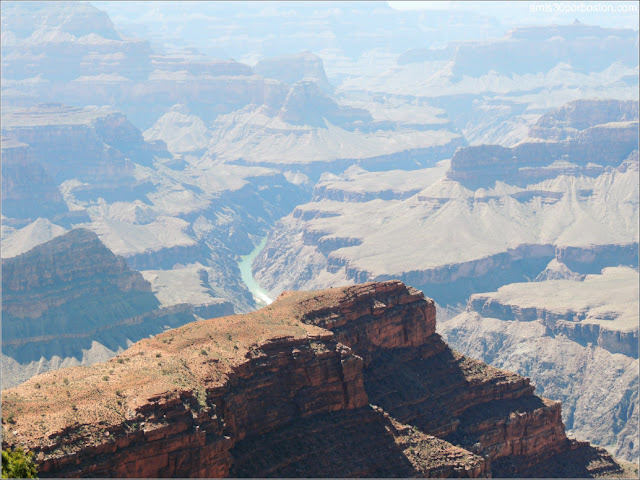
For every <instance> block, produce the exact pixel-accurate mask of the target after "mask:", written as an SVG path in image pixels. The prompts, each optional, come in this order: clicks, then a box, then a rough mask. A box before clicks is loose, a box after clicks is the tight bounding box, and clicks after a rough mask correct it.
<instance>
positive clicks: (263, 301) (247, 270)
mask: <svg viewBox="0 0 640 480" xmlns="http://www.w3.org/2000/svg"><path fill="white" fill-rule="evenodd" d="M266 244H267V237H266V236H265V237H264V238H263V239H262V241H261V242H260V243H259V244H258V245H257V246H256V248H254V249H253V251H252V252H251V253H250V254H249V255H242V256H241V257H240V261H239V262H238V267H240V274H241V275H242V281H243V282H244V284H245V285H246V286H247V288H248V289H249V291H250V292H251V293H252V294H253V297H254V298H255V299H256V301H257V302H258V304H259V305H269V304H270V303H271V302H273V300H272V299H271V297H270V296H269V294H268V293H267V291H266V290H265V289H264V288H262V287H261V286H260V284H259V283H258V282H257V280H256V279H255V278H253V273H252V272H251V264H252V263H253V259H254V258H256V257H257V256H258V254H259V253H260V252H261V251H262V249H263V248H264V246H265V245H266Z"/></svg>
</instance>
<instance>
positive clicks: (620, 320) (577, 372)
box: [439, 266, 638, 460]
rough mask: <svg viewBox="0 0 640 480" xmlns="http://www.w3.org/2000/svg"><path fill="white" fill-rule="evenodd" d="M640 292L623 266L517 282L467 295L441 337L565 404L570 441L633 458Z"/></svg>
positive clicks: (635, 453)
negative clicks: (576, 275) (578, 275)
mask: <svg viewBox="0 0 640 480" xmlns="http://www.w3.org/2000/svg"><path fill="white" fill-rule="evenodd" d="M552 267H555V268H553V270H555V271H556V272H557V271H558V270H559V268H558V267H557V266H552ZM550 270H551V269H550ZM565 272H569V270H568V269H567V268H566V266H565ZM637 286H638V272H637V270H635V269H632V268H626V267H615V268H612V267H610V268H605V269H604V270H603V271H602V273H600V274H591V275H587V276H586V277H585V278H583V279H582V280H575V279H571V278H564V279H563V278H559V277H556V278H555V279H548V280H544V279H540V281H535V282H528V283H514V284H510V285H506V286H503V287H500V288H499V289H498V291H497V292H489V293H481V294H474V295H472V296H471V298H470V299H469V302H468V304H467V307H466V311H464V312H462V313H460V314H459V315H457V316H454V317H453V318H449V319H447V320H446V321H444V322H442V323H441V325H440V328H439V332H440V333H441V334H442V335H443V336H444V337H445V338H446V339H447V341H448V342H449V343H450V344H451V345H452V346H453V347H454V348H456V349H459V350H461V351H464V352H467V354H468V355H471V356H472V357H474V358H477V359H479V360H482V361H485V362H487V363H490V364H491V365H494V366H496V367H498V368H506V369H509V370H513V371H515V372H518V373H519V374H521V375H527V376H531V377H532V378H534V379H535V385H536V388H537V390H538V391H539V392H540V393H541V394H544V395H545V396H549V397H552V398H554V399H558V400H561V401H562V404H563V411H564V421H565V425H566V426H567V429H568V430H569V431H571V433H572V434H573V435H576V436H578V437H580V438H584V439H585V440H589V441H590V442H592V443H596V444H598V445H601V446H603V447H606V448H607V449H608V450H609V451H610V452H612V453H613V454H614V455H616V456H624V457H625V458H628V459H630V460H633V459H637V458H638V445H637V440H636V438H637V431H638V427H637V416H636V414H635V412H637V410H638V289H637ZM604 425H606V426H607V427H603V426H604Z"/></svg>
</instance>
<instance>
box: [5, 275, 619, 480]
mask: <svg viewBox="0 0 640 480" xmlns="http://www.w3.org/2000/svg"><path fill="white" fill-rule="evenodd" d="M435 325H436V310H435V306H434V302H433V300H430V299H425V298H424V296H423V294H422V293H421V292H419V291H418V290H416V289H414V288H412V287H407V286H405V285H404V284H403V283H402V282H400V281H394V280H392V281H387V282H380V283H367V284H363V285H356V286H350V287H343V288H334V289H328V290H322V291H317V292H285V293H283V294H282V295H280V297H279V298H278V299H277V300H276V301H275V302H274V303H273V304H272V305H270V306H268V307H265V308H263V309H261V310H258V311H256V312H253V313H250V314H245V315H234V316H229V317H223V318H216V319H211V320H205V321H199V322H194V323H190V324H188V325H185V326H183V327H180V328H177V329H175V330H170V331H167V332H165V333H162V334H160V335H157V336H155V337H153V338H148V339H145V340H142V341H140V342H138V343H136V344H134V345H133V346H132V347H131V348H129V349H128V350H126V351H125V352H123V353H122V354H120V355H119V356H117V357H115V358H113V359H111V360H110V361H108V362H105V363H99V364H94V365H92V366H90V367H73V368H67V369H61V370H57V371H54V372H49V373H45V374H42V375H39V376H36V377H33V378H31V379H30V380H28V381H27V382H25V383H24V384H22V385H20V386H18V387H16V388H12V389H9V390H5V391H4V392H3V393H4V394H3V398H2V428H3V436H2V438H3V448H6V447H15V446H21V447H23V448H26V449H28V450H31V451H33V452H34V453H35V458H36V461H37V463H38V467H39V475H40V476H41V477H47V476H49V477H81V476H93V477H176V476H177V477H226V476H235V477H351V476H358V477H487V476H494V477H495V476H502V477H504V476H529V477H532V476H546V475H548V474H550V473H552V474H554V476H576V477H585V476H603V475H604V476H624V475H625V470H624V468H625V467H623V466H621V464H619V463H618V462H616V461H615V460H614V459H613V458H611V457H610V456H609V455H608V454H607V453H606V452H605V451H604V450H602V449H599V448H596V447H591V446H590V445H589V444H588V443H586V442H578V441H575V440H569V439H568V438H567V437H566V435H565V432H564V425H563V424H562V420H561V411H560V403H558V402H554V401H551V400H547V399H543V398H540V397H537V396H535V395H534V393H533V391H534V387H533V386H532V385H530V383H529V379H527V378H523V377H521V376H519V375H516V374H514V373H510V372H506V371H502V370H498V369H496V368H493V367H490V366H488V365H485V364H483V363H481V362H477V361H475V360H472V359H469V358H466V357H464V356H462V355H460V354H458V353H457V352H454V351H452V350H451V349H449V348H448V347H447V345H446V344H445V343H444V342H443V341H442V340H441V338H440V336H439V335H438V334H436V333H435Z"/></svg>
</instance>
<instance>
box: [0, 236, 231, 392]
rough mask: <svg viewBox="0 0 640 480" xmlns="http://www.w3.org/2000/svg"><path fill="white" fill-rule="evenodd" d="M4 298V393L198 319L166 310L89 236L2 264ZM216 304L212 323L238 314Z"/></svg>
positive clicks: (185, 308)
mask: <svg viewBox="0 0 640 480" xmlns="http://www.w3.org/2000/svg"><path fill="white" fill-rule="evenodd" d="M2 294H3V298H2V354H3V361H2V374H3V379H2V383H3V388H7V387H9V386H12V385H16V384H18V383H20V382H22V381H24V380H26V379H27V378H29V377H30V376H32V375H34V374H36V373H40V372H42V371H46V370H48V369H50V368H57V367H59V366H61V365H69V364H70V363H71V364H73V363H79V362H82V363H83V364H86V363H91V362H92V361H96V360H97V359H100V360H103V359H104V358H105V357H106V358H108V357H110V356H113V355H115V352H117V351H121V350H122V349H124V348H126V347H127V346H128V345H130V344H131V343H132V342H133V341H136V340H139V339H140V338H144V337H146V336H148V335H150V334H155V333H159V332H161V331H163V330H165V329H166V328H168V327H177V326H180V325H183V324H185V323H187V322H190V321H193V319H194V316H193V308H194V307H193V306H191V305H189V304H186V303H182V304H172V305H166V306H165V305H161V303H160V302H159V301H158V299H157V298H156V296H155V295H154V294H153V293H152V291H151V285H150V284H149V283H148V282H146V281H145V280H144V278H143V277H142V275H141V274H140V272H137V271H135V270H131V269H130V268H129V266H128V265H127V263H126V261H125V260H124V259H123V258H122V257H117V256H116V255H114V254H113V253H112V252H111V251H110V250H109V249H107V248H106V247H105V246H104V245H103V244H102V242H101V241H100V240H99V239H98V237H97V236H96V234H95V233H93V232H91V231H89V230H85V229H73V230H71V231H70V232H67V233H66V234H63V235H59V236H57V237H55V238H54V239H52V240H50V241H48V242H45V243H42V244H40V245H37V246H36V247H34V248H33V249H31V250H29V251H28V252H26V253H23V254H21V255H18V256H16V257H12V258H5V259H3V261H2ZM213 300H215V299H213V298H211V301H210V302H209V307H210V308H209V309H208V311H207V313H209V314H211V316H219V315H220V314H228V313H230V312H233V310H232V309H231V310H230V305H229V304H228V303H226V302H222V301H221V300H220V299H218V302H217V303H215V306H216V307H214V303H213ZM161 307H165V308H161ZM96 342H97V343H98V344H100V346H99V347H97V346H96V345H95V343H96ZM96 349H97V350H99V352H98V351H97V350H96ZM92 351H94V353H91V352H92Z"/></svg>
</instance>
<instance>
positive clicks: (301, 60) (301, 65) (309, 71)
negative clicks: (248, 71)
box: [253, 52, 333, 92]
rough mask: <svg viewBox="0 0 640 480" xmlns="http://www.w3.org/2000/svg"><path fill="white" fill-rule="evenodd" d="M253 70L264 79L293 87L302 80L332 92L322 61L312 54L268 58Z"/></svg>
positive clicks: (302, 53)
mask: <svg viewBox="0 0 640 480" xmlns="http://www.w3.org/2000/svg"><path fill="white" fill-rule="evenodd" d="M253 70H254V71H255V72H256V73H257V74H258V75H262V76H263V77H267V78H275V79H276V80H279V81H281V82H284V83H287V84H289V85H293V84H294V83H297V82H299V81H300V80H310V81H313V82H316V83H317V84H318V86H319V87H320V88H321V89H323V90H324V91H325V92H331V91H332V90H333V87H332V86H331V85H330V84H329V80H327V75H326V74H325V72H324V65H323V63H322V59H321V58H320V57H318V56H317V55H314V54H313V53H311V52H301V53H298V54H296V55H289V56H285V57H278V58H266V59H264V60H260V61H259V62H258V63H256V65H255V67H253Z"/></svg>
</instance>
